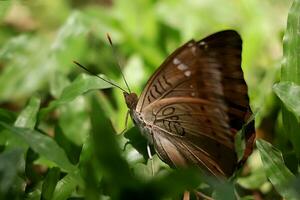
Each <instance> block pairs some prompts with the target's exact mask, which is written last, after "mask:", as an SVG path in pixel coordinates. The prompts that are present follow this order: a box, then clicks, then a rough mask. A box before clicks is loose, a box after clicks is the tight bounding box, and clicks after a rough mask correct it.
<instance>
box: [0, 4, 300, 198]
mask: <svg viewBox="0 0 300 200" xmlns="http://www.w3.org/2000/svg"><path fill="white" fill-rule="evenodd" d="M291 3H292V1H291V0H284V1H282V0H265V1H259V0H251V1H247V0H199V1H192V0H165V1H157V0H136V1H125V0H115V1H111V0H86V1H82V0H73V1H72V0H65V1H53V0H23V1H21V0H20V1H18V0H12V1H5V0H1V1H0V108H1V109H0V111H1V112H0V120H1V121H3V122H5V123H7V124H14V125H15V126H18V127H23V128H29V129H31V131H33V130H36V131H39V132H42V133H44V135H49V136H51V137H52V138H53V140H51V142H50V143H47V142H45V141H44V139H41V140H40V139H36V141H37V142H41V141H43V142H45V144H47V145H50V146H48V152H47V148H44V146H43V147H36V144H34V142H32V141H35V139H34V137H32V136H30V137H29V136H28V138H25V139H24V137H23V136H22V137H23V139H22V138H21V139H20V137H19V138H17V139H16V138H14V137H12V136H10V135H11V134H9V133H7V130H2V129H0V131H2V132H1V133H2V134H1V135H0V150H1V151H2V152H3V156H2V157H1V156H0V157H1V158H0V160H1V159H2V161H3V162H4V161H5V162H6V161H7V160H5V159H8V158H9V159H10V158H14V159H15V160H11V162H13V163H16V162H17V161H18V162H20V163H21V164H20V166H18V169H16V166H15V167H14V168H13V169H12V170H14V171H12V172H11V171H6V170H7V168H9V167H8V166H10V165H9V162H8V161H7V163H8V164H7V165H6V164H3V163H2V164H1V163H0V171H1V173H2V175H1V176H0V179H1V178H2V181H1V182H0V189H1V192H2V194H1V196H0V197H13V198H25V197H26V198H29V199H30V198H32V199H39V198H43V199H51V198H54V197H55V198H56V199H66V198H69V197H73V198H83V197H84V196H85V197H86V198H91V199H93V198H94V197H95V198H96V197H97V198H98V199H99V198H100V197H101V198H104V197H105V198H109V197H110V196H111V194H114V195H115V197H116V198H119V197H120V196H122V194H123V193H122V191H123V190H122V191H121V190H118V189H116V188H122V187H123V186H124V185H127V184H129V183H126V184H125V183H119V186H115V187H116V188H114V187H112V186H111V185H109V184H107V185H109V186H107V185H105V184H104V186H103V185H101V184H100V185H99V183H100V182H101V181H99V180H102V179H101V177H103V174H110V173H112V174H114V172H115V171H114V172H112V171H110V170H114V169H115V170H117V171H118V170H119V168H127V167H128V171H133V174H134V176H136V177H139V178H137V180H138V181H140V179H142V180H144V181H142V182H143V184H142V185H143V186H141V188H139V187H137V188H136V187H135V186H134V187H133V188H135V189H134V190H133V191H135V192H137V191H139V192H140V193H139V192H137V193H139V194H140V195H142V194H144V193H143V192H146V191H148V190H149V191H150V189H149V188H152V187H154V186H155V185H158V186H161V185H159V184H162V185H163V184H164V183H163V181H161V182H160V183H156V182H154V183H153V182H151V183H152V184H153V185H154V186H153V185H152V186H151V187H150V186H149V187H148V186H147V184H146V183H147V181H146V182H145V180H149V179H151V176H150V174H149V173H150V166H149V163H148V165H147V163H145V158H146V156H145V155H144V154H143V151H145V149H143V148H144V147H145V141H140V139H139V137H138V136H137V135H138V132H137V130H135V129H131V130H130V131H129V132H130V133H131V134H127V137H124V136H123V135H118V136H117V140H116V141H117V142H116V141H114V140H113V139H112V142H111V145H112V146H114V145H116V148H115V149H114V148H112V147H111V146H107V145H108V144H110V143H109V142H108V144H105V142H103V141H102V142H99V145H100V144H103V145H104V147H105V145H106V147H107V149H105V148H104V149H101V147H99V149H97V147H96V150H95V151H96V152H98V153H96V154H95V155H92V154H93V151H94V150H89V148H90V146H93V145H92V144H93V139H95V138H98V139H99V140H103V139H104V138H106V137H108V139H107V138H106V139H107V140H110V139H109V137H110V136H103V137H100V136H99V135H98V136H97V135H96V136H95V137H93V136H89V133H90V131H91V129H93V130H97V126H100V125H103V126H105V127H109V124H110V122H111V123H112V125H113V127H114V130H115V131H114V130H113V129H109V128H103V126H102V127H101V126H100V127H98V129H99V130H102V132H103V131H104V132H105V131H106V132H109V133H114V132H116V133H120V132H121V131H122V130H123V129H124V123H125V116H126V112H127V107H126V104H125V101H124V98H123V95H122V93H121V91H120V90H118V89H111V88H110V86H109V85H107V84H104V83H103V82H101V81H99V80H96V79H93V77H90V76H87V75H84V73H85V72H84V71H82V70H81V69H79V68H78V67H77V66H75V65H74V63H73V61H74V60H76V61H78V62H80V63H81V64H83V65H85V66H86V67H88V68H89V69H90V70H91V71H92V72H94V73H99V74H104V75H105V76H106V77H109V78H110V79H111V80H114V81H115V82H116V83H118V84H119V85H122V87H125V86H124V83H123V81H122V79H121V76H120V71H119V70H118V67H117V62H118V60H119V61H120V63H121V67H122V69H123V72H124V74H125V77H126V79H127V81H128V83H129V86H130V87H131V90H132V91H135V92H136V93H137V94H140V93H141V91H142V89H143V87H144V84H145V83H146V81H147V80H148V78H149V77H150V75H151V74H152V73H153V72H154V70H155V69H157V68H158V67H159V65H160V64H161V63H162V61H163V60H164V59H165V58H166V57H167V55H169V54H170V53H171V52H173V51H174V50H175V49H176V48H178V47H179V46H180V45H182V44H183V43H185V42H186V41H188V40H190V39H191V38H194V39H196V40H199V39H201V38H203V37H205V36H207V35H209V34H212V33H214V32H217V31H220V30H224V29H234V30H237V31H238V32H239V33H240V35H241V36H242V39H243V53H242V59H243V60H242V68H243V71H244V74H245V79H246V82H247V84H248V87H249V95H250V100H251V107H252V110H253V111H254V112H255V119H256V128H257V137H258V138H263V139H265V140H267V141H269V142H272V143H273V145H274V146H276V147H277V148H278V149H280V150H281V151H282V153H283V155H284V159H286V161H287V165H288V167H289V169H290V170H291V171H293V172H296V171H297V170H298V169H297V165H296V167H295V165H293V164H291V165H289V162H288V160H293V159H294V158H295V155H294V153H291V149H292V148H291V144H290V142H289V141H288V139H287V137H286V136H285V135H284V131H283V126H282V120H281V112H280V106H281V105H280V101H279V100H278V99H277V97H276V96H275V94H274V93H273V91H272V86H273V84H274V83H275V82H276V81H279V80H280V66H281V59H282V54H283V50H282V39H283V35H284V32H285V29H286V24H287V16H288V11H289V8H290V6H291ZM107 33H109V35H110V36H111V38H112V40H113V43H114V45H115V47H116V50H117V57H118V58H116V57H115V56H114V54H113V50H112V48H111V47H110V45H109V43H108V41H107V38H106V34H107ZM89 81H92V83H91V82H89ZM100 88H106V89H104V90H102V91H101V92H100V91H95V89H100ZM90 90H93V91H90ZM96 108H97V109H99V110H100V111H102V112H100V113H99V111H95V110H94V109H96ZM91 113H92V114H91ZM104 113H105V114H104ZM95 116H97V117H98V118H99V119H98V120H99V121H101V119H102V122H99V124H100V125H97V122H96V121H93V120H96V119H95ZM107 117H108V118H109V119H110V120H107ZM90 122H92V123H90ZM130 126H131V125H130ZM107 129H109V130H107ZM10 131H11V132H15V133H18V131H20V130H19V129H10ZM5 132H6V133H5ZM20 134H22V133H20ZM32 134H34V133H32ZM100 135H101V134H100ZM125 136H126V135H125ZM25 137H26V136H25ZM91 137H92V139H91ZM47 138H48V137H47ZM128 138H129V139H130V141H135V142H136V143H135V144H128V145H126V148H125V147H124V145H125V144H126V143H127V142H128ZM30 140H32V141H30ZM46 140H47V139H46ZM24 141H25V142H24ZM47 141H48V140H47ZM91 141H92V142H91ZM43 142H41V143H43ZM52 142H53V143H55V144H52ZM24 143H25V144H24ZM90 143H92V144H90ZM89 144H90V145H89ZM51 145H54V146H51ZM41 146H42V145H41ZM96 146H97V145H96ZM17 147H21V150H20V151H19V152H18V151H17V152H15V151H13V150H16V149H17ZM55 148H57V149H58V150H57V154H56V155H60V154H63V156H62V157H63V158H62V157H60V158H52V157H51V156H53V155H51V154H55V153H53V152H52V153H51V149H52V150H53V149H55ZM110 148H112V149H113V150H109V149H110ZM122 148H124V149H125V150H123V151H120V152H121V153H120V152H119V150H118V149H122ZM41 149H42V150H41ZM92 149H93V148H92ZM44 150H45V151H46V152H45V151H44ZM136 150H138V151H136ZM8 151H9V152H8ZM62 151H64V152H62ZM103 151H104V152H105V153H104V154H106V155H103ZM5 152H8V153H11V154H12V155H13V156H11V157H9V155H10V154H9V155H7V154H8V153H7V154H4V153H5ZM54 152H56V150H54ZM118 152H119V153H120V154H121V157H120V158H119V157H118V155H119V154H118ZM141 153H142V154H141ZM115 154H116V157H118V159H119V161H120V160H122V161H120V162H121V163H122V162H124V163H123V164H124V166H123V165H122V164H120V166H119V167H116V166H115V168H112V169H110V170H109V169H107V168H110V167H112V166H110V167H109V164H108V166H106V167H107V168H106V167H105V164H104V166H103V163H102V164H101V160H102V161H103V159H104V160H105V159H108V160H107V162H109V161H111V162H112V163H115V162H116V160H114V159H112V160H111V157H112V156H113V155H115ZM17 155H21V157H18V156H17ZM97 155H98V158H97V159H98V160H99V163H100V164H99V163H97V162H96V163H94V162H92V161H90V160H91V158H94V157H93V156H96V157H97ZM5 156H6V157H5ZM7 156H8V157H7ZM66 156H67V158H68V159H67V161H65V162H66V163H68V164H66V163H64V161H62V160H64V159H65V157H66ZM119 156H120V155H119ZM24 157H25V160H24ZM54 157H55V155H54ZM107 157H109V158H107ZM22 158H23V159H22ZM97 159H96V160H97ZM154 160H155V167H156V168H155V171H156V173H157V174H160V173H162V174H163V173H164V172H163V170H162V169H165V170H166V171H169V169H168V167H167V166H166V165H164V164H163V163H161V162H160V161H159V159H158V158H157V157H154ZM117 161H118V160H117ZM61 162H63V164H62V163H61ZM115 164H116V163H115ZM98 165H100V167H99V169H98ZM117 165H119V163H118V164H117ZM12 166H13V165H12ZM74 166H76V167H75V168H74ZM121 166H123V167H121ZM19 167H20V169H19ZM101 169H102V170H101ZM78 170H79V171H78ZM122 170H123V169H122ZM122 170H121V171H120V176H123V175H124V174H126V173H127V172H128V171H126V170H125V172H124V173H122ZM70 171H73V172H74V171H76V172H78V173H79V174H81V176H79V175H78V174H76V175H74V174H73V173H70ZM8 173H10V174H13V175H12V176H10V177H9V178H8V180H10V182H7V179H5V181H4V179H3V177H4V175H3V174H8ZM128 173H129V172H128ZM49 174H50V175H49ZM124 176H125V175H124ZM16 177H18V178H16ZM20 177H21V178H20ZM47 177H48V179H47ZM49 177H50V178H49ZM53 177H54V178H53ZM55 177H56V178H55ZM66 177H67V178H68V179H67V180H68V181H69V182H67V183H68V184H67V186H65V185H64V186H63V187H61V188H58V186H57V183H58V184H59V183H60V184H63V183H62V182H63V181H62V180H63V179H64V178H66ZM78 177H79V178H78ZM84 177H85V178H84ZM177 177H179V175H178V176H177ZM6 178H7V177H6ZM51 178H52V179H51ZM49 179H51V180H50V181H49ZM53 179H54V181H53ZM82 179H84V180H82ZM120 179H122V178H120ZM124 179H126V177H125V178H124ZM108 180H110V179H109V178H108ZM134 180H135V178H134ZM165 181H167V179H166V180H165ZM4 182H5V183H4ZM104 182H105V181H104ZM107 182H108V183H109V181H107ZM120 182H122V181H120ZM238 182H239V184H240V186H239V187H240V188H243V189H241V190H242V191H243V192H244V193H243V194H244V195H246V196H247V195H249V196H252V197H253V196H255V195H258V196H261V197H262V198H266V199H280V197H279V195H278V193H277V192H275V191H274V188H273V187H272V185H271V184H270V182H269V181H268V180H267V178H266V175H265V172H264V171H263V170H262V164H261V161H260V158H259V155H258V152H257V151H256V150H255V151H254V153H253V155H252V156H251V157H250V159H249V160H248V163H247V165H246V167H244V169H243V172H242V175H240V177H239V179H238ZM93 183H95V184H94V185H93ZM101 183H102V182H101ZM134 183H136V182H134V181H132V184H133V185H134ZM138 183H140V182H138ZM47 184H50V186H48V185H47ZM51 184H52V187H51ZM43 185H46V186H43ZM95 185H96V186H95ZM129 185H130V184H129ZM165 185H168V184H165ZM13 186H15V187H13ZM183 186H186V185H185V184H183V185H182V186H180V187H183ZM47 187H48V188H52V189H51V190H50V189H49V190H50V191H48V190H46V189H43V188H47ZM126 187H127V186H126ZM161 187H162V188H164V187H166V188H167V187H168V186H164V187H163V186H161ZM174 187H175V188H176V186H174ZM178 187H179V186H178ZM8 188H9V189H8ZM54 188H55V189H54ZM62 188H63V189H62ZM107 188H108V189H107ZM130 188H131V187H130ZM145 188H146V189H145ZM154 188H155V187H154ZM204 188H205V187H204ZM59 189H61V190H59ZM131 189H132V188H131ZM152 189H153V188H152ZM65 190H67V191H65ZM13 191H17V192H13ZM53 191H54V192H53ZM107 191H109V192H107ZM116 191H117V192H116ZM126 191H127V190H126ZM130 191H131V190H130ZM141 191H143V192H141ZM60 192H61V193H60ZM137 193H134V192H132V194H137ZM208 193H209V192H208ZM62 194H63V195H62ZM126 194H127V193H126ZM130 194H131V193H130ZM55 195H56V196H55ZM60 195H61V196H60ZM89 195H90V196H89ZM93 195H94V196H93ZM176 195H177V194H176ZM41 196H42V197H41ZM53 196H54V197H53ZM112 196H113V195H112ZM167 196H168V195H167ZM136 197H138V195H137V196H136ZM97 198H96V199H97ZM101 198H100V199H101ZM154 198H156V197H153V199H154ZM249 198H250V199H251V197H249Z"/></svg>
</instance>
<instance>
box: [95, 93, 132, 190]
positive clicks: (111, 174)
mask: <svg viewBox="0 0 300 200" xmlns="http://www.w3.org/2000/svg"><path fill="white" fill-rule="evenodd" d="M92 111H93V112H92V113H91V122H92V131H93V132H92V138H93V142H94V144H93V146H94V147H95V153H96V157H97V159H98V161H99V165H100V166H101V169H102V170H103V174H104V175H105V176H106V178H107V179H108V180H109V182H110V183H111V184H113V185H119V187H125V186H126V187H127V186H129V185H134V184H135V179H134V178H133V176H132V173H131V171H130V169H129V166H128V164H127V162H126V161H125V160H124V159H123V158H122V157H121V153H120V148H119V146H118V144H117V142H116V135H115V132H114V130H113V128H112V125H111V122H110V121H109V119H108V118H107V117H106V116H105V112H104V111H103V109H102V107H101V106H100V105H99V103H98V102H97V101H96V99H95V98H92ZM115 180H118V181H117V182H115Z"/></svg>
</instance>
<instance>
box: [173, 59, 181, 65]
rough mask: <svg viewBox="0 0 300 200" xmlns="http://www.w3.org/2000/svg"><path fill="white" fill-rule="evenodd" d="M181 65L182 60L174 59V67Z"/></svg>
mask: <svg viewBox="0 0 300 200" xmlns="http://www.w3.org/2000/svg"><path fill="white" fill-rule="evenodd" d="M179 63H181V62H180V60H179V59H178V58H174V59H173V64H174V65H178V64H179Z"/></svg>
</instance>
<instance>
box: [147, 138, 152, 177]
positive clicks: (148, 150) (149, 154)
mask: <svg viewBox="0 0 300 200" xmlns="http://www.w3.org/2000/svg"><path fill="white" fill-rule="evenodd" d="M147 152H148V156H149V160H150V162H151V171H152V176H154V164H153V157H152V154H151V149H150V145H149V143H148V144H147Z"/></svg>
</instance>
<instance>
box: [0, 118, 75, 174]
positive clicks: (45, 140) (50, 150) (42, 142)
mask: <svg viewBox="0 0 300 200" xmlns="http://www.w3.org/2000/svg"><path fill="white" fill-rule="evenodd" d="M0 125H2V126H3V127H5V128H6V129H8V130H10V131H11V132H12V133H14V134H15V135H16V136H17V137H18V138H20V139H21V140H23V141H24V142H25V143H27V144H28V145H29V146H30V147H31V148H32V149H33V150H34V151H35V152H36V153H38V154H40V155H41V156H43V157H45V158H47V159H48V160H50V161H52V162H54V163H55V164H57V165H58V166H59V167H61V168H62V169H63V170H65V171H68V172H73V171H74V170H76V167H75V166H74V165H72V164H71V163H70V161H69V160H68V158H67V155H66V153H65V152H64V150H63V149H62V148H61V147H59V146H58V145H57V143H56V142H55V141H54V140H53V139H52V138H50V137H48V136H46V135H43V134H41V133H40V132H38V131H35V130H30V129H27V128H18V127H14V126H10V125H8V124H6V123H3V122H0Z"/></svg>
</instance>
